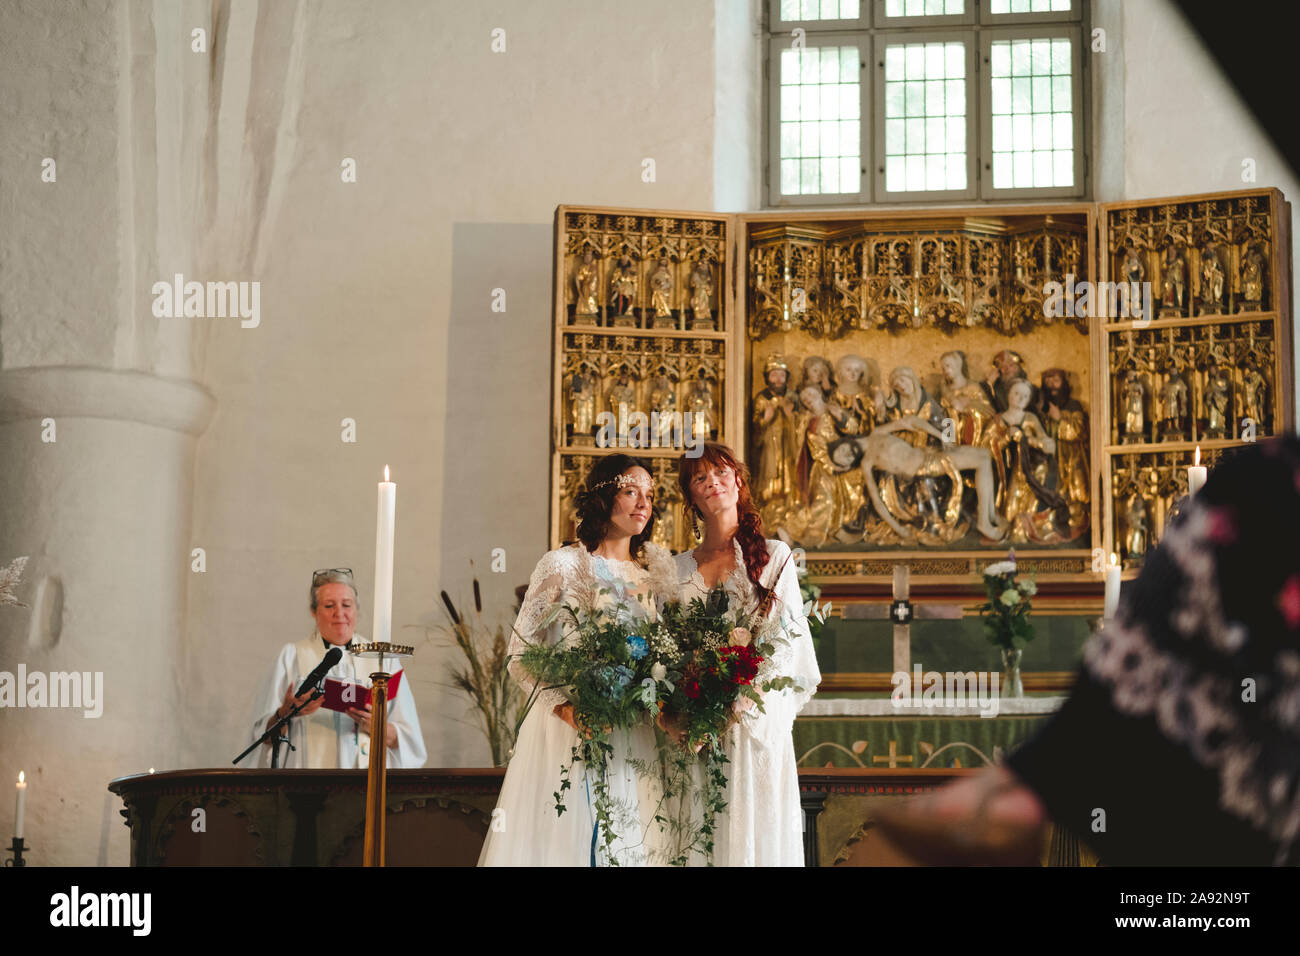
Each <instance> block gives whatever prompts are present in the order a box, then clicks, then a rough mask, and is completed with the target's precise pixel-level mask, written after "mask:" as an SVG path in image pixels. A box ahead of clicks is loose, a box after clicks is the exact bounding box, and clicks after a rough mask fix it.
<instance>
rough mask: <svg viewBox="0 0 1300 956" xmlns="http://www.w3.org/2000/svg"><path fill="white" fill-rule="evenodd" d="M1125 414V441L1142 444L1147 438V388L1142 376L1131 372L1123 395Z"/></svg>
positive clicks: (1126, 380) (1134, 371) (1122, 404)
mask: <svg viewBox="0 0 1300 956" xmlns="http://www.w3.org/2000/svg"><path fill="white" fill-rule="evenodd" d="M1121 398H1122V403H1121V407H1122V409H1123V412H1124V441H1126V442H1140V441H1142V440H1143V439H1144V438H1145V436H1146V388H1145V387H1144V386H1143V384H1142V376H1141V375H1139V374H1138V373H1137V371H1136V370H1130V371H1129V373H1128V377H1127V378H1125V380H1124V388H1123V392H1122V395H1121Z"/></svg>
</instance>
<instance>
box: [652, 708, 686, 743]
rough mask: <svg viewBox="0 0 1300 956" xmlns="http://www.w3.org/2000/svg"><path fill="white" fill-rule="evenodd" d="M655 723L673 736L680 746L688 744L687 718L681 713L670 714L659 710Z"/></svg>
mask: <svg viewBox="0 0 1300 956" xmlns="http://www.w3.org/2000/svg"><path fill="white" fill-rule="evenodd" d="M655 725H656V726H657V727H658V728H659V729H660V730H662V731H663V732H664V733H666V734H667V735H668V736H669V737H671V738H672V739H673V740H674V741H675V742H676V743H677V744H678V746H681V747H684V746H686V719H685V718H684V717H683V716H682V715H681V714H669V713H667V712H666V711H662V710H661V711H659V715H658V716H657V717H655Z"/></svg>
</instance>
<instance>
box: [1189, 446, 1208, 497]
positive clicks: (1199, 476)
mask: <svg viewBox="0 0 1300 956" xmlns="http://www.w3.org/2000/svg"><path fill="white" fill-rule="evenodd" d="M1205 477H1206V468H1205V466H1204V465H1202V464H1201V446H1200V445H1197V446H1196V461H1195V463H1194V464H1192V465H1191V467H1189V468H1188V469H1187V493H1188V494H1189V495H1191V496H1193V497H1195V495H1196V493H1197V492H1198V491H1200V490H1201V486H1202V485H1204V484H1205Z"/></svg>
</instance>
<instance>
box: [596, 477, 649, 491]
mask: <svg viewBox="0 0 1300 956" xmlns="http://www.w3.org/2000/svg"><path fill="white" fill-rule="evenodd" d="M606 485H616V486H617V487H618V489H619V490H620V491H621V490H622V489H624V488H626V487H627V486H628V485H641V486H643V487H648V488H654V483H653V482H651V481H650V480H649V479H646V478H639V477H637V476H636V475H615V476H614V477H613V478H606V479H605V480H604V481H601V482H597V483H596V484H594V485H592V486H591V490H592V491H595V490H597V489H598V488H604V487H605V486H606Z"/></svg>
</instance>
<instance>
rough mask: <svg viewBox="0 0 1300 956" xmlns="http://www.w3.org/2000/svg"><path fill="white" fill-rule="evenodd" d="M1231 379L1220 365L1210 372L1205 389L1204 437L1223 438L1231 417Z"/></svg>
mask: <svg viewBox="0 0 1300 956" xmlns="http://www.w3.org/2000/svg"><path fill="white" fill-rule="evenodd" d="M1231 402H1232V378H1231V377H1230V376H1229V374H1228V370H1227V369H1226V368H1224V367H1223V366H1222V365H1218V366H1215V367H1214V368H1213V369H1211V370H1210V375H1209V381H1208V382H1206V389H1205V436H1206V437H1207V438H1224V437H1226V435H1227V433H1228V427H1229V426H1228V423H1229V421H1230V419H1231V417H1232V412H1231V410H1230V406H1231Z"/></svg>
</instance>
